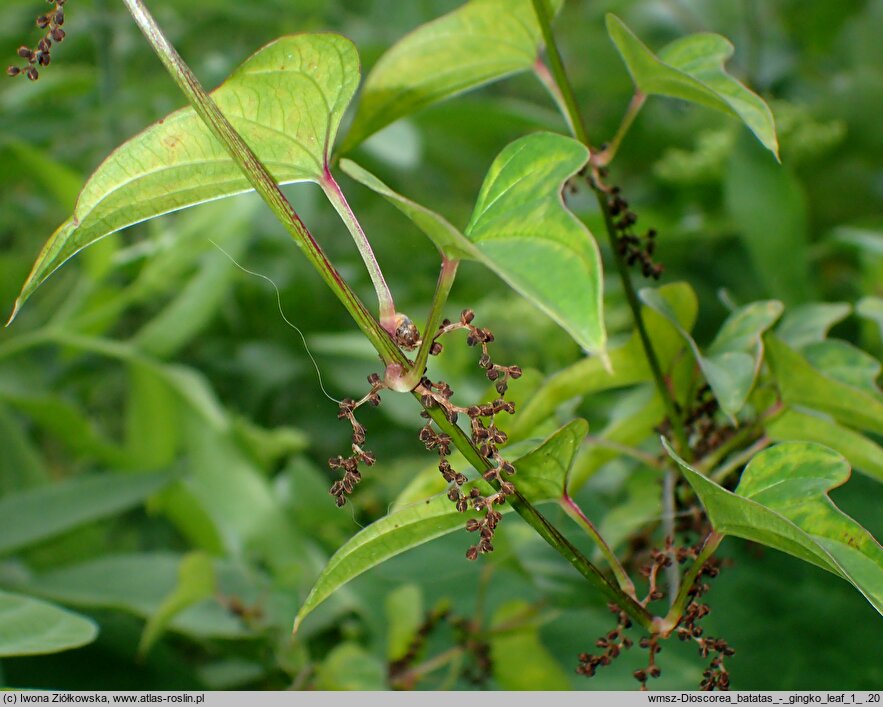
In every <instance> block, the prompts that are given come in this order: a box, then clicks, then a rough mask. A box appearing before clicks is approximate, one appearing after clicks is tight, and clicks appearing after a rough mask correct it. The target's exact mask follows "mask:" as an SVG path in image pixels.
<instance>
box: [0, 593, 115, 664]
mask: <svg viewBox="0 0 883 707" xmlns="http://www.w3.org/2000/svg"><path fill="white" fill-rule="evenodd" d="M97 635H98V627H97V626H96V625H95V623H94V622H93V621H92V620H91V619H87V618H86V617H85V616H80V615H79V614H75V613H73V612H72V611H67V610H65V609H62V608H61V607H60V606H55V605H54V604H50V603H48V602H45V601H40V600H39V599H33V598H31V597H26V596H22V595H20V594H10V593H8V592H3V591H0V658H11V657H13V656H19V655H43V654H45V653H58V652H59V651H66V650H70V649H71V648H79V647H80V646H84V645H86V644H87V643H91V642H92V641H94V640H95V636H97Z"/></svg>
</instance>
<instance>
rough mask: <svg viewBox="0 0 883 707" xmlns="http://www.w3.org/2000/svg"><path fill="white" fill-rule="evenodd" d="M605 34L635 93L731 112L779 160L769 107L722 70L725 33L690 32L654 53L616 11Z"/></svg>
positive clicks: (726, 54)
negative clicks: (632, 82) (635, 90)
mask: <svg viewBox="0 0 883 707" xmlns="http://www.w3.org/2000/svg"><path fill="white" fill-rule="evenodd" d="M607 33H608V34H609V35H610V39H611V40H613V43H614V44H615V45H616V49H617V50H618V51H619V54H620V56H622V60H623V61H624V62H625V65H626V68H627V69H628V71H629V74H631V77H632V81H634V83H635V88H637V90H638V91H640V92H641V93H643V94H645V95H648V96H649V95H657V96H670V97H671V98H680V99H682V100H685V101H690V102H691V103H697V104H699V105H702V106H706V107H708V108H714V109H715V110H719V111H723V112H724V113H729V114H731V115H735V116H736V117H738V118H740V119H741V120H742V122H743V123H745V125H747V126H748V128H749V129H750V130H751V132H753V133H754V134H755V135H756V136H757V139H758V140H760V142H761V143H762V144H763V146H764V147H766V148H767V149H768V150H769V151H770V152H772V153H773V154H774V155H776V157H777V158H778V156H779V143H778V140H777V139H776V125H775V122H774V120H773V114H772V112H771V111H770V109H769V106H767V104H766V103H765V102H764V100H763V99H762V98H761V97H760V96H758V95H757V94H756V93H754V92H752V91H750V90H749V89H748V88H746V87H745V86H743V85H742V84H741V83H739V82H738V81H737V80H736V79H734V78H733V77H732V76H730V75H729V74H728V73H727V72H726V70H725V69H724V63H725V62H726V61H727V59H729V58H730V57H731V56H732V55H733V45H732V44H731V43H730V41H729V40H728V39H727V38H726V37H722V36H720V35H719V34H710V33H700V34H692V35H689V36H687V37H683V38H682V39H678V40H676V41H674V42H672V43H671V44H669V45H668V46H666V47H665V48H663V49H662V51H660V52H659V54H658V56H657V55H656V54H654V53H653V52H652V51H651V50H650V49H649V48H648V47H647V45H646V44H644V43H643V42H642V41H641V40H640V39H638V37H637V36H636V35H635V33H634V32H632V31H631V30H630V29H629V28H628V27H626V25H625V23H624V22H623V21H622V20H621V19H619V18H618V17H617V16H616V15H612V14H608V15H607Z"/></svg>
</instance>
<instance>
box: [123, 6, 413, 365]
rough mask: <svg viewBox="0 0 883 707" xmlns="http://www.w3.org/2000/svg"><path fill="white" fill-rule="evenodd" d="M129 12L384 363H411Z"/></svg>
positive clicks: (235, 137) (172, 55)
mask: <svg viewBox="0 0 883 707" xmlns="http://www.w3.org/2000/svg"><path fill="white" fill-rule="evenodd" d="M123 3H124V4H125V6H126V8H127V9H128V10H129V12H130V13H131V15H132V18H133V19H134V20H135V23H136V24H137V25H138V28H139V29H140V30H141V31H142V32H143V34H144V36H145V37H146V38H147V41H148V42H149V43H150V45H151V47H152V48H153V50H154V52H155V53H156V55H157V56H158V57H159V59H160V61H161V62H162V63H163V65H164V66H165V67H166V69H167V70H168V72H169V74H171V76H172V78H173V79H174V81H175V83H177V84H178V87H179V88H180V89H181V91H182V92H183V93H184V95H185V96H186V97H187V100H188V101H189V102H190V104H191V105H192V106H193V109H194V110H195V111H196V113H197V115H199V117H200V118H201V119H202V121H203V122H204V123H205V124H206V126H208V128H209V130H211V132H212V133H213V134H214V136H215V137H216V138H217V139H218V140H220V142H221V144H222V145H224V147H225V148H226V150H227V152H229V153H230V156H231V157H232V158H233V161H234V162H236V164H237V165H238V166H239V168H240V169H241V170H242V172H243V174H245V176H246V178H247V179H248V180H249V182H251V185H252V186H253V187H254V189H255V191H257V193H258V194H259V195H260V196H261V198H262V199H263V200H264V201H265V202H266V203H267V205H268V206H269V207H270V209H271V210H272V211H273V213H274V214H275V215H276V217H277V218H278V219H279V221H281V222H282V224H283V225H284V226H285V227H286V229H287V230H288V232H289V233H290V234H291V236H292V237H293V238H294V241H295V243H297V245H298V246H299V247H300V248H301V249H302V250H303V251H304V253H305V254H306V256H307V259H308V260H309V261H310V263H312V265H313V267H315V268H316V270H317V271H318V272H319V274H320V275H321V276H322V279H323V280H325V282H326V283H327V284H328V286H329V287H330V288H331V289H332V291H333V292H334V293H335V294H336V295H337V297H338V299H340V301H341V302H342V304H343V306H344V307H345V308H346V310H347V311H348V312H349V313H350V316H352V317H353V319H354V320H355V321H356V323H357V324H358V325H359V328H360V329H361V330H362V331H363V332H364V333H365V335H366V336H367V337H368V339H369V340H370V341H371V343H372V344H373V345H374V348H376V349H377V350H378V352H380V355H381V356H382V357H383V359H384V361H387V362H393V361H396V362H399V363H402V364H403V363H405V362H407V359H406V358H405V356H404V354H402V352H401V351H399V348H398V346H396V344H395V342H394V341H393V340H392V338H391V337H390V335H389V333H388V332H387V331H386V330H385V329H384V328H383V327H382V326H380V324H379V323H378V322H377V320H376V319H374V317H373V316H371V313H370V312H369V311H368V310H367V309H366V308H365V305H364V304H362V302H361V301H360V300H359V298H358V297H357V296H356V294H355V293H354V292H353V291H352V290H351V289H350V287H349V286H348V285H347V284H346V282H345V281H344V280H343V278H342V277H341V276H340V274H339V273H338V272H337V270H336V269H335V268H334V266H333V265H332V264H331V262H330V261H329V260H328V258H327V257H326V255H325V253H324V252H323V250H322V248H321V246H319V244H318V243H317V242H316V240H315V239H314V238H313V236H312V234H311V233H310V231H309V230H308V229H307V227H306V225H304V223H303V221H302V220H301V218H300V216H298V214H297V212H296V211H295V210H294V208H293V207H292V206H291V203H290V202H289V201H288V199H286V198H285V195H284V194H283V193H282V191H281V190H280V189H279V186H278V185H277V184H276V180H275V179H273V177H272V176H271V175H270V173H269V172H268V171H267V168H266V167H265V166H264V164H263V163H262V162H261V161H260V159H258V156H257V155H256V154H255V153H254V151H253V150H252V149H251V148H250V147H249V146H248V145H247V144H246V143H245V141H244V140H243V139H242V136H240V135H239V133H237V132H236V129H235V128H234V127H233V126H232V125H231V124H230V122H229V121H228V120H227V119H226V118H225V117H224V115H223V113H221V111H220V109H219V108H218V106H217V105H216V104H215V102H214V101H213V100H212V99H211V97H210V96H209V95H208V93H206V91H205V89H204V88H203V87H202V85H201V84H200V83H199V80H198V79H197V78H196V76H195V75H194V74H193V72H192V71H191V70H190V67H189V66H187V64H186V63H185V62H184V60H183V59H182V58H181V57H180V55H179V54H178V52H177V51H176V50H175V48H174V47H173V46H172V44H171V42H169V40H168V39H167V38H166V36H165V35H164V34H163V32H162V30H161V29H160V27H159V25H158V24H157V23H156V20H155V19H154V18H153V16H152V15H151V14H150V12H149V11H148V9H147V7H146V5H145V4H144V2H143V1H142V0H123Z"/></svg>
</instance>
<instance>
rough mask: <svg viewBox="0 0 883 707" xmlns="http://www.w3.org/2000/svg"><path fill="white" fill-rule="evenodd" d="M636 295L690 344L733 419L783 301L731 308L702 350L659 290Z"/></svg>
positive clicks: (779, 314)
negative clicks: (709, 343) (764, 334)
mask: <svg viewBox="0 0 883 707" xmlns="http://www.w3.org/2000/svg"><path fill="white" fill-rule="evenodd" d="M639 296H640V298H641V300H642V301H643V302H644V304H646V305H647V306H648V307H652V308H653V309H654V310H656V311H657V312H658V313H659V314H661V315H663V316H664V317H666V318H667V319H668V320H669V321H670V322H671V323H672V324H675V325H676V328H677V329H678V331H679V332H680V334H681V336H683V338H684V341H686V342H687V344H689V346H690V349H691V350H692V352H693V356H694V357H695V358H696V362H697V363H698V364H699V367H700V368H701V369H702V374H703V375H704V376H705V380H706V381H707V382H708V384H709V385H710V386H711V389H712V390H713V391H714V395H715V397H716V398H717V400H718V402H719V403H720V406H721V409H722V410H723V411H724V412H725V413H726V414H727V415H729V416H730V418H731V419H735V415H736V413H738V412H739V410H741V409H742V406H743V405H745V401H746V400H747V399H748V394H749V393H750V392H751V389H752V387H753V386H754V381H755V379H756V378H757V374H758V372H759V370H760V364H761V362H762V360H763V342H762V339H761V337H762V335H763V333H764V332H765V331H766V330H767V329H769V328H770V327H771V326H772V325H773V324H775V322H776V320H777V319H778V318H779V317H780V316H781V314H782V311H783V309H784V308H783V306H782V303H781V302H778V301H776V300H769V301H765V302H752V303H751V304H748V305H745V306H744V307H741V308H740V309H738V310H737V311H735V312H733V313H732V314H731V315H730V316H729V317H728V318H727V320H726V321H725V322H724V324H723V326H722V327H721V329H720V331H719V332H718V335H717V337H716V338H715V340H714V341H713V342H712V343H711V345H710V346H709V347H708V353H707V354H703V353H702V351H701V350H700V349H699V346H698V345H697V344H696V342H695V341H694V340H693V337H692V336H690V334H689V332H688V331H686V330H685V329H684V328H683V327H681V326H680V325H679V324H678V323H677V321H678V320H677V315H676V313H675V312H673V311H672V310H671V309H670V307H669V306H668V303H667V302H666V301H665V300H664V299H663V298H662V297H661V296H660V294H659V291H658V290H654V289H651V288H645V289H642V290H641V291H640V293H639Z"/></svg>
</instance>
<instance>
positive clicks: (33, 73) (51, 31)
mask: <svg viewBox="0 0 883 707" xmlns="http://www.w3.org/2000/svg"><path fill="white" fill-rule="evenodd" d="M50 2H51V4H52V9H51V10H50V11H49V12H47V13H45V14H42V15H39V16H38V17H37V19H36V24H37V27H39V28H40V29H41V30H45V32H44V34H43V36H42V37H41V38H40V41H38V42H37V44H36V46H34V47H25V46H21V47H19V48H18V55H19V56H20V57H21V58H22V59H24V60H25V61H26V62H27V63H26V64H24V65H23V66H15V65H12V66H9V67H8V68H7V69H6V75H7V76H27V77H28V79H30V80H31V81H36V80H37V79H38V78H40V71H39V69H38V68H37V67H38V66H39V67H44V66H49V62H50V61H51V60H52V57H51V53H52V44H53V42H54V43H56V44H60V43H61V42H62V41H64V37H65V32H64V30H63V29H62V28H61V26H62V25H63V24H64V2H65V0H50Z"/></svg>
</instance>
